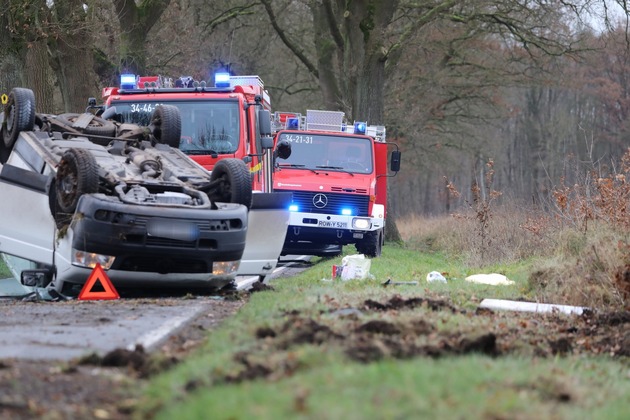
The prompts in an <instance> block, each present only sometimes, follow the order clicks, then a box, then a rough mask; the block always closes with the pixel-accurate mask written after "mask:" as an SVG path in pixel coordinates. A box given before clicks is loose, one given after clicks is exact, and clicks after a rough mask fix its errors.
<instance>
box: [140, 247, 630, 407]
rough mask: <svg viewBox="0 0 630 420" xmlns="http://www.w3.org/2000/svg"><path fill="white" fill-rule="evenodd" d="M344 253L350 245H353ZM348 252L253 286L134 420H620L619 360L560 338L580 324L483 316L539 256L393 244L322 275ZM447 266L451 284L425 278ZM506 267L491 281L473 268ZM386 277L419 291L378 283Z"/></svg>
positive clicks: (520, 285)
mask: <svg viewBox="0 0 630 420" xmlns="http://www.w3.org/2000/svg"><path fill="white" fill-rule="evenodd" d="M350 251H352V249H351V248H350ZM340 262H341V258H336V259H328V260H320V261H319V262H317V263H316V264H315V265H314V266H313V267H312V268H310V269H309V270H307V271H306V272H304V273H303V274H301V275H299V276H297V277H295V278H289V279H281V280H278V281H276V282H273V283H272V287H273V290H269V291H263V292H258V293H253V294H252V295H251V297H250V300H249V302H248V304H247V305H245V306H244V307H243V309H242V310H241V311H240V312H239V313H238V314H237V316H236V317H234V318H233V319H230V320H229V321H227V322H226V323H225V324H223V325H222V326H221V327H220V328H219V329H218V330H216V331H214V332H212V333H211V334H210V336H209V339H208V342H207V344H206V345H205V346H204V347H203V348H202V349H201V350H200V351H198V352H197V353H196V354H195V355H194V356H193V357H191V358H189V359H188V360H186V361H185V362H183V363H182V364H180V365H179V366H177V367H176V368H175V369H174V370H172V371H170V372H168V373H165V374H163V375H161V376H159V377H156V378H154V379H153V380H152V381H151V383H150V384H149V385H148V388H147V390H146V393H145V397H144V398H143V400H142V401H141V404H140V409H139V411H138V413H137V414H138V417H139V418H146V417H153V416H155V417H156V418H164V419H167V418H175V417H177V418H179V419H183V418H190V419H193V418H208V417H211V418H233V419H238V418H242V419H246V418H269V419H271V418H273V419H278V418H318V419H319V418H338V419H341V418H343V419H365V418H422V417H426V418H434V417H441V418H552V417H553V418H625V417H626V416H627V413H628V412H630V401H629V400H628V398H627V395H628V392H630V379H629V377H628V374H629V370H628V369H629V366H628V364H627V361H625V359H620V358H618V357H615V358H611V357H609V356H608V355H598V350H596V349H595V347H596V346H595V345H593V347H594V350H593V351H590V352H589V351H584V352H582V349H583V346H582V345H580V344H577V343H573V345H572V346H573V347H572V346H571V345H569V348H566V346H565V347H563V346H562V343H563V341H562V340H563V339H565V338H566V334H565V333H564V332H565V331H567V330H570V329H571V328H576V326H577V328H582V327H581V326H579V325H577V324H575V325H574V324H573V320H574V319H575V318H573V317H568V316H565V315H557V314H554V315H540V314H538V315H533V314H527V315H523V314H512V313H509V314H508V313H503V314H492V313H477V312H476V311H475V308H476V307H477V305H478V303H479V301H480V300H481V299H482V298H506V299H520V298H522V299H529V298H531V295H530V293H531V292H532V289H531V287H530V286H529V282H528V273H529V272H530V271H531V270H532V267H531V265H532V263H531V262H530V263H522V262H517V263H512V264H507V265H503V266H498V265H495V266H493V267H489V268H487V269H481V268H477V269H470V268H467V267H466V266H465V265H464V264H463V260H462V259H457V258H452V257H451V258H446V257H444V256H442V255H439V254H434V253H426V252H425V253H420V252H418V251H416V250H413V249H405V248H401V247H396V246H386V247H385V249H384V252H383V256H382V257H381V258H378V259H374V260H372V265H371V268H370V273H371V274H372V275H373V276H374V278H373V279H368V280H352V281H348V282H342V281H340V280H336V281H326V280H329V279H330V277H331V275H330V272H331V265H332V264H339V263H340ZM433 270H437V271H440V272H443V273H445V275H446V277H447V278H448V280H449V281H448V283H447V284H441V283H431V284H428V283H426V281H425V278H426V274H427V273H428V272H430V271H433ZM491 271H500V272H502V273H504V274H505V275H507V277H508V278H510V279H512V280H514V281H515V282H516V284H515V285H512V286H500V287H496V286H487V285H479V284H472V283H468V282H466V281H464V278H465V277H466V276H467V275H469V274H474V273H481V272H491ZM387 279H392V280H394V281H414V280H415V281H419V285H415V286H414V285H395V286H387V287H384V286H382V283H383V282H385V281H386V280H387Z"/></svg>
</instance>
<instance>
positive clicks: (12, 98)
mask: <svg viewBox="0 0 630 420" xmlns="http://www.w3.org/2000/svg"><path fill="white" fill-rule="evenodd" d="M34 126H35V95H34V94H33V91H32V90H30V89H25V88H13V89H11V92H9V98H8V101H7V103H6V105H5V106H4V122H3V123H2V139H3V142H4V145H5V146H6V148H7V149H8V151H9V152H10V151H11V149H12V148H13V144H14V143H15V141H16V140H17V138H18V135H19V134H20V131H31V130H32V129H33V127H34Z"/></svg>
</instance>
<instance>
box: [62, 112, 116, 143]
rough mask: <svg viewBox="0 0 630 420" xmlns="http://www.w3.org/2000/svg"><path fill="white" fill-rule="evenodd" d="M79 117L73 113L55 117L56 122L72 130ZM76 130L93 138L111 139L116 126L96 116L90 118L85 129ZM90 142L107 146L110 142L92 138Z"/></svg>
mask: <svg viewBox="0 0 630 420" xmlns="http://www.w3.org/2000/svg"><path fill="white" fill-rule="evenodd" d="M80 116H81V114H74V113H68V114H61V115H58V116H57V121H59V122H60V123H61V124H63V125H65V126H67V127H70V128H74V127H73V125H74V123H76V121H77V120H78V119H79V117H80ZM78 130H80V131H82V132H83V133H85V134H93V135H95V136H104V137H113V136H115V135H116V125H115V124H114V123H113V122H111V121H107V120H105V119H103V118H101V117H97V116H93V117H92V120H91V121H90V123H89V124H88V126H87V127H85V128H78ZM90 141H92V142H93V143H96V144H101V145H103V146H107V145H108V144H109V142H110V141H111V140H110V139H99V138H96V137H92V138H91V139H90Z"/></svg>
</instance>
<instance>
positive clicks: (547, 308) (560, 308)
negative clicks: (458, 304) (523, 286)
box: [479, 299, 588, 315]
mask: <svg viewBox="0 0 630 420" xmlns="http://www.w3.org/2000/svg"><path fill="white" fill-rule="evenodd" d="M479 307H480V308H485V309H505V310H508V311H519V312H561V313H565V314H575V315H582V313H583V312H584V311H586V310H588V308H584V307H581V306H569V305H553V304H547V303H537V302H519V301H513V300H502V299H484V300H482V301H481V303H480V304H479Z"/></svg>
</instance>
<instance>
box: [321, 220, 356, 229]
mask: <svg viewBox="0 0 630 420" xmlns="http://www.w3.org/2000/svg"><path fill="white" fill-rule="evenodd" d="M317 226H319V227H329V228H337V229H346V228H347V227H348V222H331V221H328V220H320V221H319V222H317Z"/></svg>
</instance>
